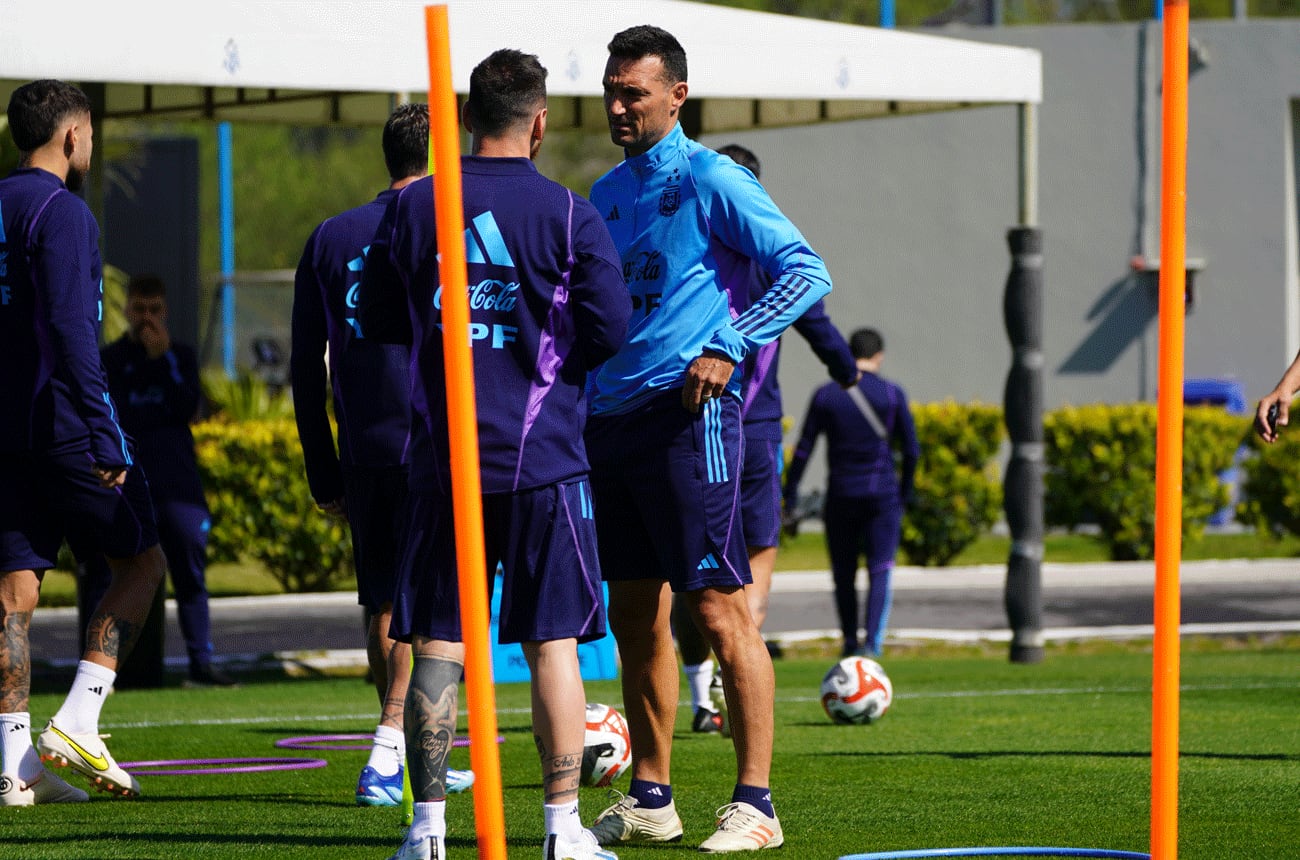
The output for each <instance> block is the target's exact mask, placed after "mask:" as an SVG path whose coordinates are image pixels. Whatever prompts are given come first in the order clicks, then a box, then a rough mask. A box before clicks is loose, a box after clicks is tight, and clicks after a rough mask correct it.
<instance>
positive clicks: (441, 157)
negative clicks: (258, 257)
mask: <svg viewBox="0 0 1300 860" xmlns="http://www.w3.org/2000/svg"><path fill="white" fill-rule="evenodd" d="M424 23H425V35H426V38H427V40H428V46H429V142H430V145H431V146H432V147H433V163H434V176H435V177H436V178H435V180H434V183H433V186H434V206H435V208H436V211H437V216H438V217H437V235H438V250H439V252H440V255H441V256H440V261H439V264H438V274H439V278H440V279H441V281H442V287H443V290H442V322H443V325H442V338H443V355H444V357H445V358H444V360H445V362H446V365H447V426H448V431H449V434H450V440H451V487H452V504H453V506H454V507H453V510H454V511H455V523H456V559H457V566H458V567H457V572H458V574H459V579H460V624H461V632H462V634H463V636H464V640H465V692H466V698H467V699H468V700H469V701H468V704H469V737H470V747H469V758H470V766H471V767H473V768H474V776H475V781H474V822H475V830H476V831H477V833H478V856H479V857H481V858H488V860H506V827H505V813H504V810H503V807H502V795H501V759H500V756H499V755H498V752H497V745H496V737H497V705H496V694H495V692H494V690H493V688H492V654H491V651H490V650H489V645H488V600H487V560H486V558H485V556H484V552H483V496H482V489H481V485H480V482H479V460H478V422H477V421H476V417H475V411H474V361H473V357H472V355H471V353H470V345H469V297H468V295H467V290H468V282H469V276H468V274H467V273H466V271H465V216H464V208H463V205H464V204H463V203H462V200H461V190H460V126H459V123H458V120H457V116H456V93H455V91H454V90H453V89H452V84H451V39H450V35H449V30H448V26H447V7H446V6H426V7H424Z"/></svg>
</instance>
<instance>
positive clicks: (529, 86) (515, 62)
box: [465, 48, 546, 137]
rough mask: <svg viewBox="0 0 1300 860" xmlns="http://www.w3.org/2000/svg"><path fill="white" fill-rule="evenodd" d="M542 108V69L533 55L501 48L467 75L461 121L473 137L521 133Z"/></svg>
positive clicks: (543, 106) (543, 69)
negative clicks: (462, 120) (467, 82)
mask: <svg viewBox="0 0 1300 860" xmlns="http://www.w3.org/2000/svg"><path fill="white" fill-rule="evenodd" d="M545 107H546V68H545V67H544V66H543V65H542V64H541V62H540V61H539V60H538V59H537V57H536V56H534V55H533V54H525V53H523V52H522V51H516V50H513V49H510V48H502V49H501V50H499V51H493V52H492V53H491V54H490V55H489V56H488V58H487V59H485V60H484V61H483V62H481V63H479V64H478V65H477V66H475V67H474V71H473V72H471V73H470V76H469V97H468V98H467V99H466V100H465V122H466V125H467V126H468V127H469V128H470V131H471V132H472V133H473V134H474V135H475V136H481V137H501V136H503V135H505V134H508V133H510V132H516V131H522V130H523V129H524V127H525V126H526V125H527V124H530V123H532V122H533V119H534V118H535V117H536V116H537V113H538V111H541V110H543V109H544V108H545Z"/></svg>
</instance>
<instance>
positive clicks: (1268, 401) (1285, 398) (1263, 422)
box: [1255, 388, 1291, 444]
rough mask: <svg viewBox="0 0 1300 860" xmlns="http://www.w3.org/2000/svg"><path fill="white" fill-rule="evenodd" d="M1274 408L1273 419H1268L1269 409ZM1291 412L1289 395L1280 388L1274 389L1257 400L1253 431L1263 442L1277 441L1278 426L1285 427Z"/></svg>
mask: <svg viewBox="0 0 1300 860" xmlns="http://www.w3.org/2000/svg"><path fill="white" fill-rule="evenodd" d="M1271 408H1276V410H1277V412H1276V415H1275V416H1274V420H1272V421H1270V420H1269V414H1268V413H1269V409H1271ZM1290 414H1291V395H1289V394H1287V393H1286V392H1284V391H1282V390H1280V389H1276V388H1275V389H1274V390H1273V391H1271V392H1270V393H1269V394H1267V395H1266V396H1265V397H1264V399H1263V400H1261V401H1259V406H1258V407H1256V408H1255V432H1256V433H1258V434H1259V438H1261V439H1263V440H1264V441H1265V442H1268V443H1270V444H1271V443H1273V442H1276V441H1277V432H1278V428H1279V427H1285V426H1286V425H1287V423H1288V419H1289V417H1290Z"/></svg>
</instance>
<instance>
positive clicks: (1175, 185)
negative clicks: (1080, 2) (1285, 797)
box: [1151, 0, 1187, 860]
mask: <svg viewBox="0 0 1300 860" xmlns="http://www.w3.org/2000/svg"><path fill="white" fill-rule="evenodd" d="M1163 93H1164V103H1163V112H1162V123H1161V140H1162V143H1161V171H1160V185H1161V192H1160V193H1161V197H1160V213H1161V214H1160V379H1159V394H1158V401H1159V402H1158V404H1157V409H1158V418H1157V427H1156V546H1155V552H1156V589H1155V622H1156V623H1155V643H1154V651H1155V658H1154V671H1153V689H1152V708H1151V725H1152V728H1151V857H1152V860H1175V858H1176V857H1177V856H1178V678H1179V669H1178V661H1179V641H1178V631H1179V623H1180V620H1179V591H1180V589H1179V585H1178V566H1179V563H1180V561H1181V556H1182V537H1183V532H1182V528H1183V510H1182V504H1183V498H1182V492H1183V313H1184V304H1185V295H1184V292H1183V291H1184V289H1185V287H1186V280H1187V273H1186V265H1187V263H1186V230H1187V0H1164V77H1163Z"/></svg>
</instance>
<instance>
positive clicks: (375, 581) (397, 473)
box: [343, 466, 408, 612]
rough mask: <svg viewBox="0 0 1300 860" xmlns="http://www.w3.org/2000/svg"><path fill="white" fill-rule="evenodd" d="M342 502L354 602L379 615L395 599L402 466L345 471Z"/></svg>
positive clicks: (402, 523) (403, 518)
mask: <svg viewBox="0 0 1300 860" xmlns="http://www.w3.org/2000/svg"><path fill="white" fill-rule="evenodd" d="M343 498H344V499H345V500H346V502H347V506H348V528H349V529H350V530H351V532H352V560H353V562H354V563H355V566H356V569H357V603H359V604H360V605H362V606H364V607H365V608H366V609H368V610H370V611H371V612H378V611H379V610H380V609H381V608H383V606H384V604H386V603H391V602H392V600H393V589H394V588H395V587H396V582H397V565H398V563H399V562H400V561H401V549H402V544H403V535H404V534H405V529H406V522H407V519H408V516H407V509H406V499H407V490H406V467H405V466H344V467H343Z"/></svg>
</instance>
